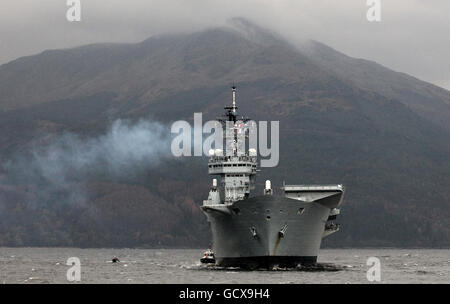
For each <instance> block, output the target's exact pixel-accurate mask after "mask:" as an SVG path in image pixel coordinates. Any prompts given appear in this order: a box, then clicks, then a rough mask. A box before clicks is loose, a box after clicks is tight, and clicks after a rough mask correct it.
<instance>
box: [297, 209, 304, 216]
mask: <svg viewBox="0 0 450 304" xmlns="http://www.w3.org/2000/svg"><path fill="white" fill-rule="evenodd" d="M303 212H305V208H298V210H297V214H298V215H300V214H303Z"/></svg>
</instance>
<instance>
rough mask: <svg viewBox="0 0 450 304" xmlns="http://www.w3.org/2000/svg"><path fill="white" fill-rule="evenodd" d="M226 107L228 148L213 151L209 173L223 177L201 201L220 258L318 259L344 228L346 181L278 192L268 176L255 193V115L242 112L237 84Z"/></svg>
mask: <svg viewBox="0 0 450 304" xmlns="http://www.w3.org/2000/svg"><path fill="white" fill-rule="evenodd" d="M225 110H226V113H225V115H224V117H223V119H221V123H222V125H223V127H224V129H225V151H223V150H222V149H214V150H211V151H210V158H209V161H208V173H209V174H210V175H216V176H218V179H213V182H212V187H211V189H210V192H209V195H208V199H207V200H204V201H203V205H202V206H201V209H202V211H203V212H204V213H205V215H206V217H207V219H208V221H209V223H210V226H211V230H212V245H213V246H212V249H213V251H214V254H215V259H216V264H217V265H220V266H238V267H245V268H257V267H273V266H280V267H295V266H297V265H298V264H303V265H304V264H314V263H316V261H317V255H318V252H319V249H320V244H321V240H322V238H323V237H326V236H328V235H330V234H332V233H334V232H336V231H338V230H339V225H338V224H336V223H335V222H334V220H335V219H336V217H337V216H338V215H339V209H337V207H338V206H339V205H340V204H341V202H342V199H343V194H344V187H343V186H342V185H340V184H336V185H283V187H282V188H281V189H280V191H275V192H274V191H273V189H272V186H271V182H270V181H266V183H265V188H264V191H263V193H261V194H260V195H253V193H252V190H254V188H255V187H254V184H255V177H256V175H257V172H258V166H257V161H258V157H257V151H256V149H254V148H249V149H246V142H245V140H246V135H247V134H248V131H249V124H248V122H249V121H250V120H249V119H248V118H244V117H239V116H238V115H237V106H236V87H235V86H233V87H232V105H231V106H229V107H225ZM278 192H279V193H278Z"/></svg>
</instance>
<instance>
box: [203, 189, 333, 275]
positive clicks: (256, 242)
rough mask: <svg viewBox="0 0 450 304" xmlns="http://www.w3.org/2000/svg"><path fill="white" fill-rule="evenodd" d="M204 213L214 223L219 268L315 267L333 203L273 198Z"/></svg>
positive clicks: (264, 198) (262, 198) (214, 238)
mask: <svg viewBox="0 0 450 304" xmlns="http://www.w3.org/2000/svg"><path fill="white" fill-rule="evenodd" d="M339 197H340V194H339ZM328 199H329V200H336V197H335V196H334V195H333V196H331V197H329V198H328ZM338 199H339V198H338ZM332 205H335V204H334V203H333V204H332ZM202 210H203V211H204V213H205V214H206V216H207V218H208V221H209V222H210V224H211V230H212V237H213V250H214V252H215V256H216V262H217V264H218V265H223V266H240V267H242V266H249V267H250V268H251V267H258V266H262V267H267V266H273V265H280V266H283V265H285V266H295V264H299V263H300V264H305V263H306V264H311V263H315V262H316V259H317V255H318V251H319V248H320V244H321V240H322V236H323V234H324V229H325V223H326V222H327V219H328V217H329V215H330V207H329V206H327V199H322V200H321V203H317V202H304V201H300V200H297V199H292V198H287V197H282V196H272V195H264V196H257V197H252V198H248V199H245V200H241V201H237V202H235V203H233V204H232V205H229V206H227V207H226V208H223V207H221V208H218V207H217V206H203V207H202Z"/></svg>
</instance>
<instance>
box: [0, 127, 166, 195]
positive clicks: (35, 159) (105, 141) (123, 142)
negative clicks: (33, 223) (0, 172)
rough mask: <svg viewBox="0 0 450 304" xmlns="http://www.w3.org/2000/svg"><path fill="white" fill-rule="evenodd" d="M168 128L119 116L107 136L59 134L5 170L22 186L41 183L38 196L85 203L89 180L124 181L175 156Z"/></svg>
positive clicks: (38, 185)
mask: <svg viewBox="0 0 450 304" xmlns="http://www.w3.org/2000/svg"><path fill="white" fill-rule="evenodd" d="M169 132H170V129H169V128H168V127H166V126H164V125H162V124H160V123H158V122H153V121H149V120H140V121H138V122H136V123H132V122H129V121H124V120H116V121H115V122H114V123H112V125H111V126H110V128H109V129H108V131H107V132H106V134H102V135H99V136H97V137H90V138H84V137H82V136H80V135H78V134H75V133H68V132H66V133H64V134H62V135H57V136H55V137H54V138H52V139H50V142H48V143H47V144H43V145H39V146H37V147H35V148H33V150H32V151H30V152H29V153H25V154H23V153H22V154H18V155H16V156H15V157H14V159H12V160H9V161H7V162H5V163H4V164H3V169H4V170H5V171H6V173H7V176H8V177H9V178H12V179H14V181H15V183H18V184H21V185H22V187H24V188H27V189H29V188H30V187H36V188H35V189H32V190H33V193H35V191H37V192H38V193H37V197H38V200H41V201H47V200H49V199H53V197H55V196H58V197H59V199H61V200H64V201H65V202H69V203H73V202H77V203H79V204H84V203H85V202H86V199H87V198H86V193H85V189H84V188H85V182H86V180H88V179H89V178H91V177H93V178H95V177H98V176H102V177H105V176H106V177H107V178H109V179H113V180H114V179H118V178H124V179H125V178H127V177H129V176H130V175H135V174H136V173H137V172H138V173H139V172H140V173H142V172H144V171H146V170H151V169H152V168H154V167H155V166H158V165H159V164H160V163H161V161H162V160H163V159H164V158H167V157H170V156H171V153H170V136H169V135H170V134H169ZM61 193H64V194H61ZM59 194H61V195H62V196H63V198H61V195H59Z"/></svg>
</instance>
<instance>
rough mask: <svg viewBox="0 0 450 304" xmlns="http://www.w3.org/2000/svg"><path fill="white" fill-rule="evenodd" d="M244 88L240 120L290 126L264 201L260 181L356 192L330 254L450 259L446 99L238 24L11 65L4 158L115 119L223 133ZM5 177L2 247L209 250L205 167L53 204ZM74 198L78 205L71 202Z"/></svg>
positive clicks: (449, 109)
mask: <svg viewBox="0 0 450 304" xmlns="http://www.w3.org/2000/svg"><path fill="white" fill-rule="evenodd" d="M233 82H235V83H236V84H237V86H238V106H239V111H240V112H241V113H243V114H246V115H248V116H249V117H251V118H253V119H255V120H279V121H280V137H281V138H280V163H279V165H278V166H277V167H275V168H263V170H262V172H261V174H260V176H259V177H258V189H257V191H262V190H261V187H262V184H263V181H264V180H265V179H270V180H272V183H273V184H274V186H281V184H282V182H283V181H284V180H285V181H286V182H287V183H302V184H303V183H343V184H344V185H345V186H346V188H347V192H346V197H345V201H344V204H343V206H342V216H341V219H340V223H341V225H342V229H341V231H340V232H339V233H337V234H335V235H333V236H331V237H330V238H328V239H326V241H325V245H328V246H432V247H439V246H448V244H449V242H450V211H449V209H448V203H449V202H450V187H449V185H450V174H449V172H450V158H449V157H448V156H449V155H450V141H449V140H448V138H450V125H449V121H450V120H449V119H448V118H450V117H449V115H450V92H449V91H447V90H445V89H442V88H439V87H437V86H434V85H432V84H429V83H425V82H423V81H420V80H418V79H416V78H413V77H411V76H408V75H406V74H403V73H398V72H394V71H392V70H389V69H387V68H385V67H382V66H381V65H379V64H377V63H374V62H370V61H367V60H362V59H355V58H351V57H348V56H345V55H344V54H341V53H339V52H338V51H335V50H333V49H332V48H330V47H328V46H326V45H324V44H321V43H319V42H316V41H310V42H307V43H305V44H303V45H294V44H292V43H290V42H288V41H286V40H285V39H284V38H282V37H281V36H280V35H278V34H274V33H272V32H270V31H268V30H265V29H263V28H260V27H258V26H257V25H254V24H251V23H250V22H248V21H246V20H243V19H234V20H232V22H231V24H230V25H229V26H227V27H219V28H213V29H207V30H204V31H201V32H196V33H192V34H176V35H162V36H157V37H151V38H149V39H147V40H145V41H143V42H141V43H137V44H96V45H87V46H82V47H78V48H73V49H66V50H50V51H45V52H43V53H41V54H38V55H34V56H29V57H23V58H20V59H17V60H15V61H12V62H10V63H7V64H5V65H2V66H0V109H1V112H0V155H1V158H0V159H1V160H2V163H3V164H10V163H11V159H16V158H17V155H28V157H32V155H33V153H35V151H36V150H37V151H39V150H40V149H45V146H46V144H47V143H49V142H50V143H51V142H52V141H54V140H55V139H58V138H60V137H59V136H61V134H65V133H66V132H70V133H72V134H78V135H79V136H80V137H81V138H95V137H96V136H101V135H102V134H104V133H105V132H108V130H109V127H110V125H111V122H112V121H114V120H116V119H119V118H120V119H128V120H130V121H138V120H139V119H151V120H153V121H158V122H159V123H161V124H162V125H165V126H167V128H169V126H170V124H171V122H173V121H175V120H180V119H184V120H190V121H191V120H192V118H193V113H194V112H202V113H203V117H204V121H206V120H208V119H215V118H216V117H217V115H218V114H219V113H222V111H223V106H225V105H226V104H228V103H229V101H230V91H229V86H230V84H231V83H233ZM30 151H31V152H30ZM0 168H1V169H0V218H1V221H0V246H22V245H23V246H83V247H100V246H116V247H117V246H128V247H131V246H140V247H153V246H185V247H186V246H207V245H208V243H209V238H210V235H209V230H208V226H207V223H206V219H205V217H204V216H203V215H202V214H201V212H200V211H199V208H198V206H199V205H200V204H201V202H202V200H203V199H204V198H205V197H206V195H207V191H208V188H209V184H210V177H209V176H207V170H206V169H207V165H206V158H198V157H191V158H185V159H182V160H175V159H171V158H169V159H167V160H165V161H164V162H162V163H161V164H159V165H158V166H156V167H152V168H151V169H148V170H146V169H145V170H144V169H143V168H145V166H144V167H142V166H134V167H132V168H133V169H132V170H130V169H129V170H122V171H121V172H122V173H123V174H120V175H111V174H109V173H108V171H107V170H106V171H105V170H99V171H98V172H97V171H95V170H90V171H89V172H88V173H86V174H85V175H76V176H73V177H72V178H71V179H70V181H69V182H70V184H69V186H65V187H64V188H61V189H58V191H55V192H51V193H49V192H46V191H42V189H46V188H45V186H46V185H42V181H41V182H39V181H38V182H36V181H35V180H32V181H31V182H30V180H26V179H24V177H23V176H22V175H21V174H20V172H19V173H18V172H14V171H11V169H10V167H8V166H7V165H4V166H3V167H0ZM22 168H23V167H22ZM23 170H25V171H27V170H28V168H26V166H25V168H23ZM29 170H33V168H30V169H29ZM78 188H82V189H83V194H84V195H83V197H82V198H72V196H73V195H71V193H72V194H73V193H74V189H78ZM40 190H41V191H40ZM68 197H71V199H70V200H67V198H68ZM69 201H70V202H69Z"/></svg>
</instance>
